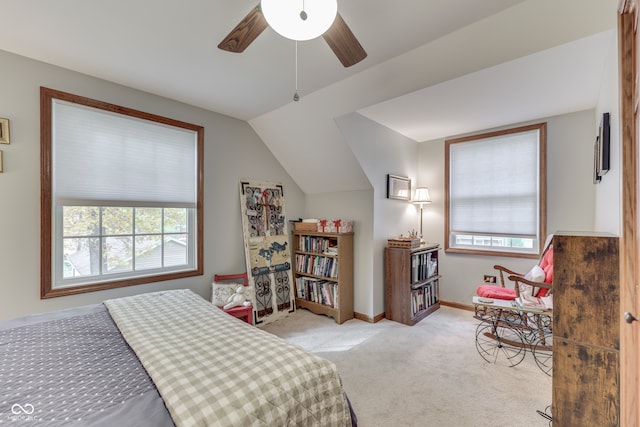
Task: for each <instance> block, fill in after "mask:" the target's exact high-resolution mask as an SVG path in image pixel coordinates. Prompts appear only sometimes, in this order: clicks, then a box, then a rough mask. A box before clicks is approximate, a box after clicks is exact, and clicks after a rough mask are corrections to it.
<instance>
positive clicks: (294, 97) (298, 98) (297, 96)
mask: <svg viewBox="0 0 640 427" xmlns="http://www.w3.org/2000/svg"><path fill="white" fill-rule="evenodd" d="M295 44H296V91H295V93H294V94H293V100H294V101H299V100H300V95H298V41H297V40H296V41H295Z"/></svg>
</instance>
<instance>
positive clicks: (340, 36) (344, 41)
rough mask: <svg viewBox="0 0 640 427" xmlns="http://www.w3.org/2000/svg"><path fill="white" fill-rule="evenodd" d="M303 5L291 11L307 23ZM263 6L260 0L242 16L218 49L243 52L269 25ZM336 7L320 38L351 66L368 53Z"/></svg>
mask: <svg viewBox="0 0 640 427" xmlns="http://www.w3.org/2000/svg"><path fill="white" fill-rule="evenodd" d="M307 1H310V0H307ZM289 3H291V2H289ZM304 5H305V2H304V0H302V1H301V6H302V9H300V10H299V11H298V10H297V9H296V10H295V11H294V12H295V15H296V19H297V17H299V19H300V20H302V21H306V20H307V17H308V14H311V11H308V10H305V6H304ZM266 6H268V5H267V4H266V3H265V0H262V1H261V3H260V4H258V5H257V6H256V7H255V8H253V9H252V10H251V11H250V12H249V13H248V14H247V16H245V17H244V19H242V21H240V23H239V24H238V25H236V27H235V28H234V29H233V30H231V32H230V33H229V34H228V35H227V36H226V37H225V38H224V40H222V41H221V42H220V44H219V45H218V48H220V49H222V50H226V51H228V52H235V53H240V52H243V51H244V50H245V49H246V48H247V47H248V46H249V45H250V44H251V43H252V42H253V41H254V40H255V39H256V38H257V37H258V36H259V35H260V34H261V33H262V32H263V31H264V30H265V29H266V28H267V27H268V26H269V22H267V18H265V14H267V13H266V12H265V13H263V8H264V9H265V11H267V9H266ZM278 7H280V8H281V7H282V6H281V5H280V6H278ZM335 7H336V14H335V20H334V21H333V24H330V25H331V26H330V27H329V29H328V30H326V31H324V32H323V33H322V38H324V40H325V41H326V42H327V44H328V45H329V47H330V48H331V50H332V51H333V53H334V54H335V55H336V56H337V57H338V59H339V60H340V62H341V63H342V65H344V66H345V67H350V66H352V65H355V64H357V63H358V62H360V61H362V60H363V59H364V58H366V57H367V52H365V50H364V49H363V47H362V45H361V44H360V42H359V41H358V39H357V38H356V36H355V35H354V34H353V32H351V29H349V27H348V26H347V24H346V22H344V19H342V17H341V16H340V14H339V13H337V3H336V6H335ZM311 18H312V17H311V16H310V17H309V19H311ZM272 27H273V23H272ZM274 29H275V28H274ZM276 31H277V32H279V33H280V34H282V33H281V32H280V31H278V29H276ZM285 37H288V38H292V39H294V40H306V39H303V38H300V39H298V38H295V37H290V36H286V35H285Z"/></svg>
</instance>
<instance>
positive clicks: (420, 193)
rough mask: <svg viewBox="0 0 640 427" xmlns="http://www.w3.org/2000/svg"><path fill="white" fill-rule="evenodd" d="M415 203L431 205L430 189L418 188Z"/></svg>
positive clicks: (414, 196) (414, 197) (414, 198)
mask: <svg viewBox="0 0 640 427" xmlns="http://www.w3.org/2000/svg"><path fill="white" fill-rule="evenodd" d="M412 202H413V203H431V197H430V196H429V188H427V187H418V188H416V192H415V193H414V194H413V200H412Z"/></svg>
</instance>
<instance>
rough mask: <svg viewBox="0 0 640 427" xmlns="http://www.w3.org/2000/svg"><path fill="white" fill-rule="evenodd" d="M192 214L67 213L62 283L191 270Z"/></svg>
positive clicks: (82, 209)
mask: <svg viewBox="0 0 640 427" xmlns="http://www.w3.org/2000/svg"><path fill="white" fill-rule="evenodd" d="M187 211H188V209H186V208H151V207H139V208H134V207H98V206H64V207H63V227H62V230H63V236H62V237H63V246H64V248H63V257H64V260H63V262H64V271H63V277H64V278H65V279H66V278H71V277H81V276H97V275H101V274H115V273H124V272H130V271H140V270H152V269H160V268H166V267H177V266H182V265H186V264H187V262H188V261H187V243H188V241H187V236H188V212H187Z"/></svg>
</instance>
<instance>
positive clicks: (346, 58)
mask: <svg viewBox="0 0 640 427" xmlns="http://www.w3.org/2000/svg"><path fill="white" fill-rule="evenodd" d="M322 37H323V38H324V40H325V41H326V42H327V44H328V45H329V47H330V48H331V50H332V51H333V53H335V54H336V56H337V57H338V59H339V60H340V62H342V65H344V66H345V67H350V66H352V65H355V64H357V63H358V62H360V61H362V60H363V59H364V58H366V57H367V52H365V51H364V49H363V47H362V45H361V44H360V42H359V41H358V39H357V38H356V36H355V35H353V33H352V32H351V29H349V27H348V26H347V23H346V22H344V19H342V16H340V14H339V13H338V14H337V15H336V20H335V21H334V22H333V25H331V27H330V28H329V29H328V30H327V31H326V32H325V33H324V34H323V35H322Z"/></svg>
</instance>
